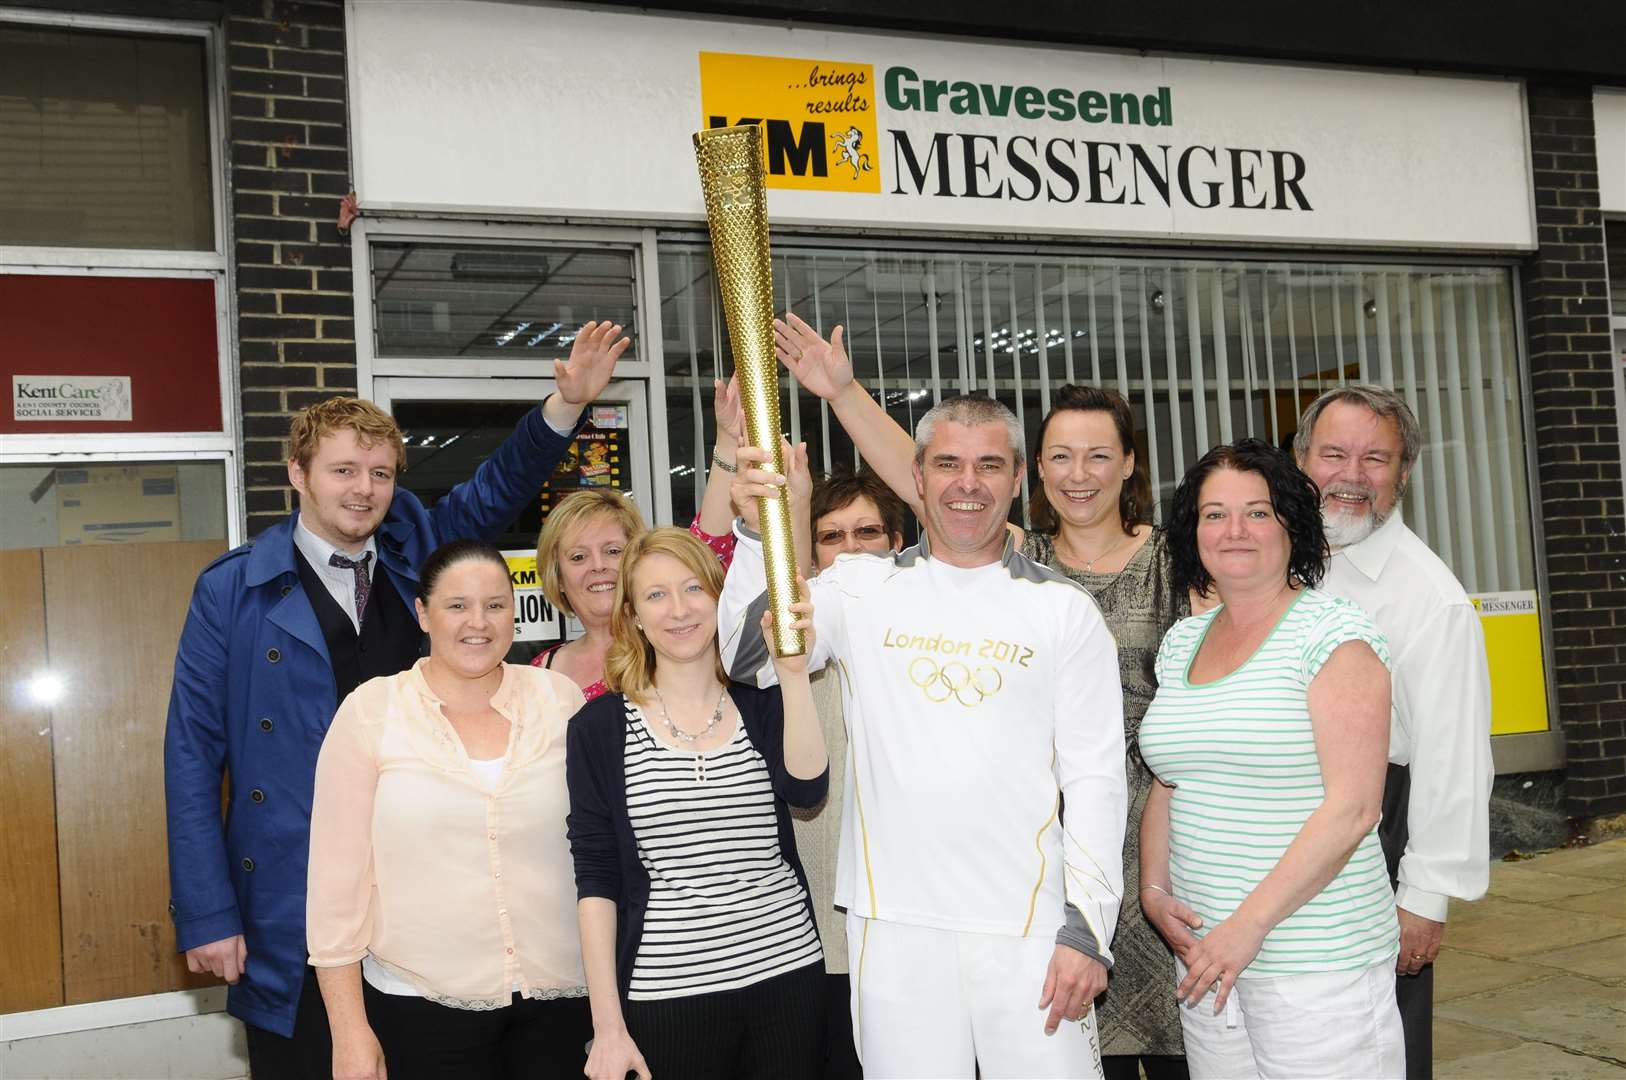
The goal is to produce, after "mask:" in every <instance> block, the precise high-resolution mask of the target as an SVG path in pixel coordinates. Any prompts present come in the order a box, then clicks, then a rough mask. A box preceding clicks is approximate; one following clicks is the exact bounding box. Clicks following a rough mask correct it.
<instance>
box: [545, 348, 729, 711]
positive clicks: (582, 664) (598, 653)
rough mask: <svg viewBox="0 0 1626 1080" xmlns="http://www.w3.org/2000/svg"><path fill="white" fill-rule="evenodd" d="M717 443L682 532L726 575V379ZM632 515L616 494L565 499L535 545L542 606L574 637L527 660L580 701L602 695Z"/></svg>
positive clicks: (639, 519) (719, 392) (719, 388)
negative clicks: (555, 676) (577, 691)
mask: <svg viewBox="0 0 1626 1080" xmlns="http://www.w3.org/2000/svg"><path fill="white" fill-rule="evenodd" d="M715 391H716V397H715V399H714V410H715V413H716V418H717V442H716V445H715V446H714V447H713V449H712V455H711V461H712V470H711V474H710V475H709V476H708V477H707V480H706V490H705V493H704V495H702V497H701V503H700V512H699V513H698V514H696V515H695V519H694V521H693V522H692V523H691V524H690V525H689V531H690V532H691V533H693V534H694V535H695V536H696V537H698V538H699V539H700V540H701V541H702V542H704V543H705V545H706V546H707V547H709V548H710V549H711V550H712V551H713V553H715V555H716V557H717V558H718V559H719V560H721V562H722V565H723V566H724V567H725V568H726V567H727V566H728V561H729V559H730V558H731V557H732V556H733V554H734V531H733V524H734V509H733V507H732V505H730V503H729V487H730V483H731V481H732V479H733V475H734V472H735V465H734V450H735V448H736V447H738V446H739V443H740V441H741V439H743V438H744V428H745V420H744V417H743V416H742V415H741V413H740V393H739V388H738V386H737V384H736V383H735V381H734V380H733V379H730V380H729V381H728V382H727V383H723V382H720V381H719V382H717V383H716V384H715ZM644 528H645V526H644V519H643V516H642V515H640V514H639V513H638V508H637V507H636V506H634V505H633V503H632V500H631V499H628V498H627V497H626V496H625V495H622V494H621V493H620V492H618V491H613V490H598V491H593V490H588V491H577V492H572V493H571V494H569V495H566V496H565V497H564V498H563V499H561V500H560V501H559V505H558V506H556V507H554V508H553V510H552V511H551V512H549V514H548V519H547V521H546V522H545V523H544V524H543V526H542V535H541V536H540V537H538V538H537V542H536V573H537V579H538V580H539V581H540V583H541V585H542V595H544V596H546V597H547V598H548V603H550V604H552V605H553V606H554V607H555V608H558V609H559V610H560V611H562V612H564V613H565V614H566V615H572V616H575V618H576V619H577V620H579V621H580V622H581V624H582V636H581V637H579V638H576V639H575V640H573V641H562V642H560V643H559V644H557V645H554V646H551V647H550V648H547V649H544V650H543V651H542V652H541V653H540V654H538V655H537V657H536V659H534V660H532V661H531V664H532V665H533V666H535V667H542V668H548V669H550V670H553V671H558V672H560V673H561V674H563V675H565V676H567V677H568V678H569V679H570V680H571V681H572V682H574V683H575V684H576V685H577V686H579V687H581V691H582V696H583V697H585V698H586V699H587V700H588V701H592V700H593V699H594V698H596V697H598V696H599V695H601V694H603V693H604V692H605V690H606V687H605V684H604V654H605V653H606V652H607V651H608V650H609V647H610V612H611V610H612V609H613V608H614V605H615V583H616V579H617V578H618V577H619V576H620V567H621V553H622V552H623V551H625V550H626V548H627V544H628V543H629V542H630V541H631V540H632V539H633V537H635V536H638V535H639V534H641V533H642V532H643V531H644Z"/></svg>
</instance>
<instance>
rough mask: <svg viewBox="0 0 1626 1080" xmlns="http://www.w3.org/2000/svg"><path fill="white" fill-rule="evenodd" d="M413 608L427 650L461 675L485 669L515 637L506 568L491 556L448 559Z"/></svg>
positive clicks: (473, 675) (498, 660)
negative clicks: (431, 588) (425, 597)
mask: <svg viewBox="0 0 1626 1080" xmlns="http://www.w3.org/2000/svg"><path fill="white" fill-rule="evenodd" d="M417 608H418V625H419V626H420V627H422V628H423V632H424V633H426V634H428V635H429V655H430V656H431V657H433V658H434V660H435V663H436V664H437V665H439V666H441V667H443V668H445V669H446V670H447V671H451V672H454V673H456V674H458V675H461V676H463V677H464V678H467V679H477V678H479V677H480V676H482V675H486V674H488V673H490V672H491V671H492V670H493V669H494V668H496V667H497V665H498V664H501V663H502V660H503V657H504V656H507V655H508V647H509V646H510V645H512V644H513V643H514V587H513V584H512V583H511V582H510V580H509V577H508V568H507V567H506V566H501V565H498V564H497V563H496V562H495V561H493V560H491V559H478V558H473V559H463V560H462V561H460V562H454V563H452V564H451V565H450V566H448V567H446V569H445V570H443V571H441V574H440V576H439V577H438V578H436V579H435V588H434V591H433V592H431V593H430V594H429V598H428V600H427V601H425V600H419V601H418V602H417Z"/></svg>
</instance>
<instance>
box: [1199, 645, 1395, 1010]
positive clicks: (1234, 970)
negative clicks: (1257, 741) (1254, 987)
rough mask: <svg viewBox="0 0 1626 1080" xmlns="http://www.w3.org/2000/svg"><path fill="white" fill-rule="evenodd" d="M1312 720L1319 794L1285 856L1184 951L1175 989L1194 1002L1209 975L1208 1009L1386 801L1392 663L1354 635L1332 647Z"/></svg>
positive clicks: (1314, 691)
mask: <svg viewBox="0 0 1626 1080" xmlns="http://www.w3.org/2000/svg"><path fill="white" fill-rule="evenodd" d="M1309 706H1310V724H1311V728H1312V730H1313V731H1314V735H1315V750H1316V758H1317V761H1318V764H1319V766H1320V769H1321V783H1322V788H1323V789H1324V791H1325V795H1324V797H1323V799H1322V801H1321V805H1320V806H1318V807H1316V809H1315V810H1314V811H1312V812H1311V814H1310V816H1309V818H1308V819H1306V820H1305V822H1304V825H1303V827H1301V828H1300V829H1299V832H1298V835H1297V836H1295V837H1294V838H1293V842H1292V843H1290V844H1289V845H1288V846H1287V850H1286V851H1285V852H1284V853H1283V854H1282V858H1281V861H1280V862H1278V863H1277V864H1276V866H1275V867H1274V868H1273V869H1272V870H1271V871H1270V873H1268V874H1266V875H1265V877H1264V879H1263V880H1262V881H1260V882H1259V884H1258V885H1257V886H1255V887H1254V889H1253V891H1252V892H1251V893H1249V894H1248V896H1247V898H1246V899H1244V900H1243V901H1242V903H1241V904H1240V905H1238V906H1237V909H1236V911H1235V912H1233V913H1232V914H1231V916H1230V918H1228V919H1225V920H1224V921H1223V922H1221V923H1220V924H1219V925H1218V926H1216V927H1214V929H1212V930H1210V931H1209V932H1208V935H1207V936H1206V937H1204V938H1203V939H1202V941H1200V942H1198V943H1197V945H1196V946H1195V947H1193V948H1192V949H1191V951H1190V952H1189V953H1187V959H1186V964H1187V967H1188V968H1189V970H1188V971H1187V973H1186V978H1185V980H1184V981H1182V982H1181V984H1180V986H1179V988H1178V990H1177V993H1178V994H1179V995H1180V996H1181V997H1183V998H1185V999H1187V1001H1188V1003H1189V1004H1193V1005H1195V1004H1196V1003H1197V1001H1199V1000H1200V999H1201V998H1202V996H1203V995H1204V994H1205V993H1206V992H1207V991H1208V989H1209V987H1210V986H1211V985H1214V984H1216V983H1217V984H1218V985H1219V994H1218V996H1217V997H1216V998H1215V1001H1214V1010H1215V1012H1218V1011H1219V1010H1221V1009H1223V1008H1224V1007H1225V1000H1226V998H1227V997H1228V996H1229V995H1230V991H1231V987H1232V985H1234V984H1235V982H1236V978H1237V976H1238V975H1239V974H1240V973H1241V972H1242V971H1243V970H1244V969H1245V968H1246V967H1247V966H1248V965H1249V964H1251V963H1252V962H1253V958H1254V957H1255V956H1256V955H1258V953H1259V948H1260V946H1261V945H1262V944H1263V943H1264V940H1265V935H1267V934H1269V933H1270V931H1271V930H1273V929H1275V927H1276V926H1277V924H1279V923H1280V922H1281V921H1282V920H1283V919H1285V918H1287V917H1288V916H1289V915H1291V914H1293V912H1295V911H1297V910H1298V909H1299V908H1300V907H1302V906H1303V905H1304V903H1305V902H1306V901H1307V900H1309V899H1311V898H1312V897H1314V896H1315V895H1316V894H1318V893H1320V892H1321V890H1322V889H1324V888H1326V887H1327V883H1328V882H1329V881H1331V880H1332V879H1333V878H1334V877H1335V876H1337V874H1338V871H1339V870H1341V869H1343V867H1344V864H1345V863H1347V862H1348V861H1349V857H1350V856H1351V855H1353V854H1354V853H1355V849H1356V848H1357V847H1358V846H1359V845H1360V842H1361V840H1362V838H1364V837H1365V836H1366V834H1367V833H1369V832H1371V831H1372V828H1373V827H1374V826H1375V825H1376V824H1377V822H1378V818H1379V816H1380V815H1381V813H1382V809H1383V779H1384V772H1385V764H1386V762H1387V760H1388V748H1389V669H1388V668H1387V667H1385V666H1384V664H1383V661H1382V660H1380V659H1379V658H1378V654H1377V653H1376V652H1374V651H1373V649H1372V646H1370V645H1368V644H1367V643H1366V642H1364V641H1359V640H1350V641H1345V642H1344V643H1343V644H1341V645H1339V646H1337V647H1336V648H1335V649H1333V651H1332V653H1331V655H1329V656H1328V657H1327V660H1326V662H1325V663H1324V664H1322V666H1321V669H1320V670H1319V671H1318V672H1317V673H1316V675H1315V677H1314V678H1313V679H1312V680H1311V682H1310V689H1309Z"/></svg>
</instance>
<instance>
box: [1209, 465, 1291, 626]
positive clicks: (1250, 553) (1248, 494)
mask: <svg viewBox="0 0 1626 1080" xmlns="http://www.w3.org/2000/svg"><path fill="white" fill-rule="evenodd" d="M1292 546H1293V545H1292V541H1291V540H1290V538H1289V537H1288V535H1287V530H1286V529H1285V528H1283V527H1282V523H1281V521H1280V520H1279V519H1278V518H1277V517H1276V511H1275V509H1274V508H1273V507H1272V506H1271V502H1270V486H1269V485H1268V484H1267V483H1266V482H1265V478H1264V477H1263V476H1261V475H1259V474H1258V473H1255V472H1238V471H1237V470H1235V469H1224V468H1221V469H1215V470H1214V471H1213V472H1212V473H1211V474H1209V476H1208V479H1206V480H1204V481H1203V486H1202V490H1201V491H1200V492H1199V493H1198V495H1197V555H1198V557H1199V558H1201V559H1202V563H1203V566H1204V568H1206V569H1207V570H1208V573H1209V575H1210V576H1211V577H1213V579H1214V583H1215V584H1216V585H1218V586H1219V591H1220V596H1221V597H1222V598H1223V597H1224V595H1225V593H1226V591H1227V590H1235V589H1241V588H1249V587H1255V588H1263V587H1266V586H1268V584H1269V583H1271V582H1275V583H1277V584H1281V583H1282V582H1285V581H1286V580H1287V563H1288V559H1289V557H1290V556H1291V554H1292Z"/></svg>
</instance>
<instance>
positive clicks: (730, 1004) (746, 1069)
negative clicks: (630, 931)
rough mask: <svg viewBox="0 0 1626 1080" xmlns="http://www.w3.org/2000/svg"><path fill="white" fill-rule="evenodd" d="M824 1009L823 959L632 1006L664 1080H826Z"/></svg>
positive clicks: (640, 1037) (643, 1048) (647, 1056)
mask: <svg viewBox="0 0 1626 1080" xmlns="http://www.w3.org/2000/svg"><path fill="white" fill-rule="evenodd" d="M824 1010H825V976H824V964H823V962H822V961H821V962H819V963H814V964H809V965H807V966H806V967H802V968H797V969H796V970H795V971H790V972H786V973H785V974H783V975H776V976H774V977H773V978H771V979H765V980H764V981H762V982H759V983H753V984H752V985H750V986H743V987H740V988H739V989H738V990H722V991H718V992H716V993H711V994H695V995H694V996H692V997H680V998H663V999H661V1000H659V1001H629V1002H627V1004H626V1019H627V1033H628V1034H630V1035H631V1036H632V1041H633V1042H635V1043H637V1044H638V1050H639V1052H641V1053H642V1054H643V1055H644V1061H645V1062H646V1063H647V1064H648V1065H649V1071H650V1072H651V1073H652V1074H654V1075H655V1076H657V1077H659V1078H660V1080H730V1078H735V1080H820V1077H821V1075H822V1072H823V1053H822V1049H823V1043H824ZM390 1080H395V1074H394V1072H393V1071H392V1072H391V1073H390Z"/></svg>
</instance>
